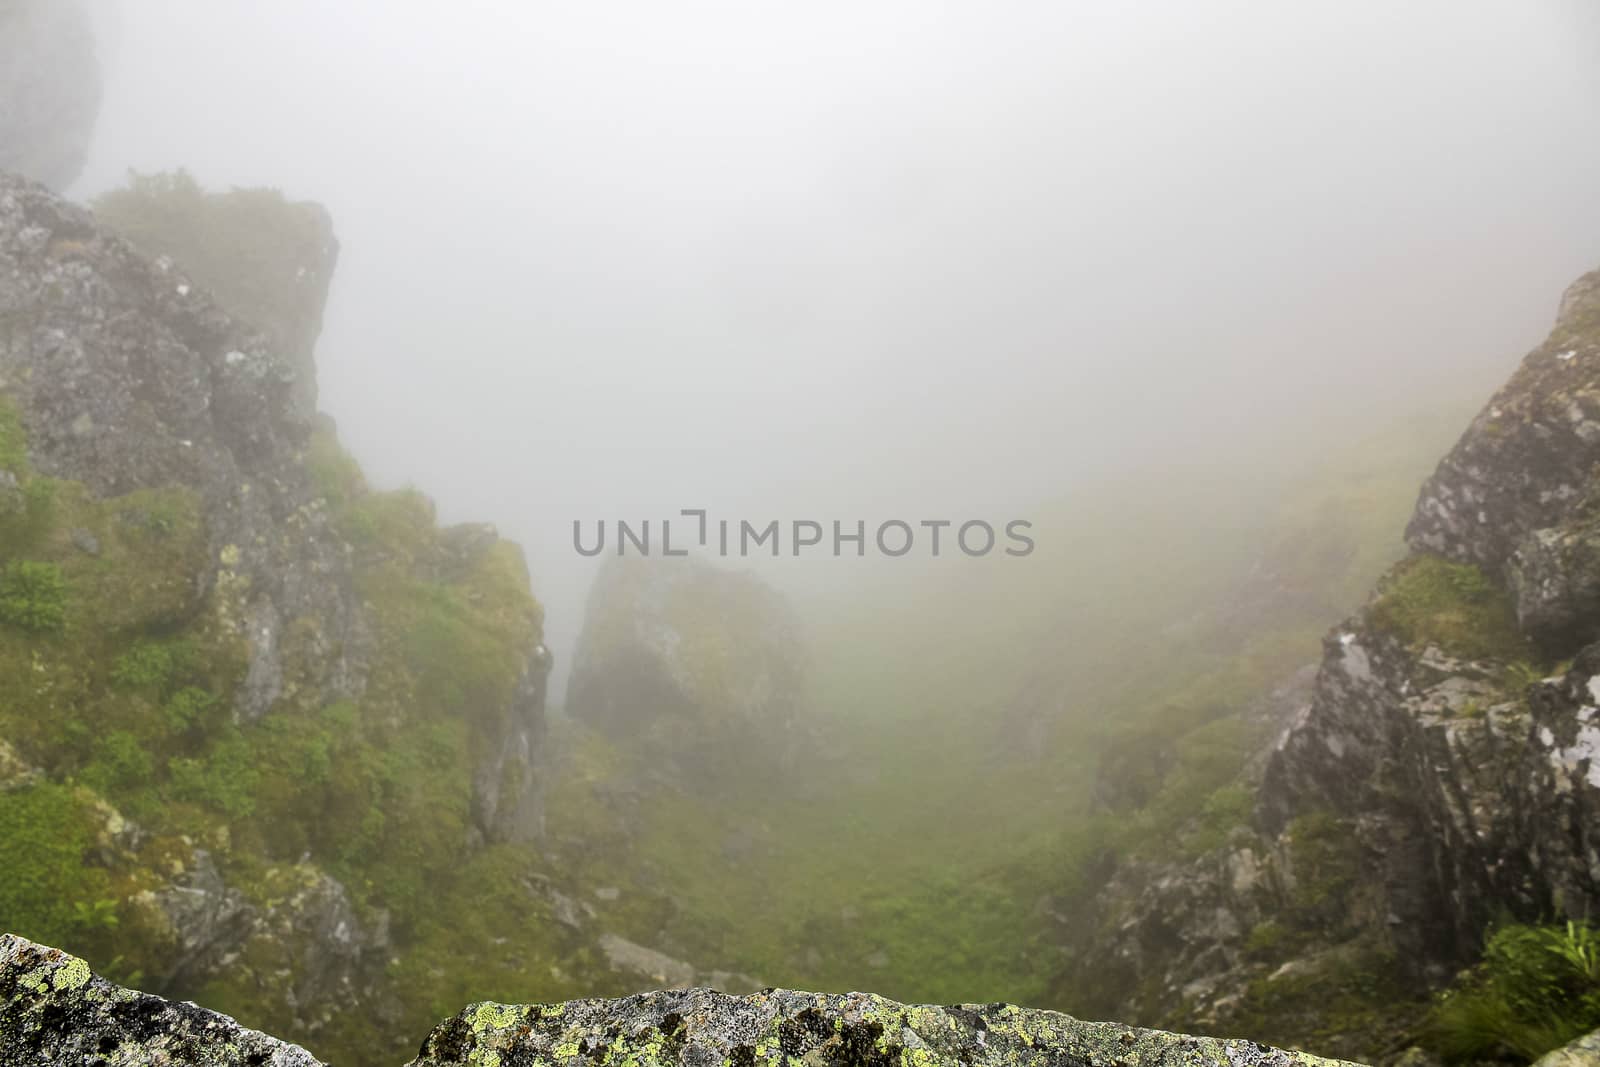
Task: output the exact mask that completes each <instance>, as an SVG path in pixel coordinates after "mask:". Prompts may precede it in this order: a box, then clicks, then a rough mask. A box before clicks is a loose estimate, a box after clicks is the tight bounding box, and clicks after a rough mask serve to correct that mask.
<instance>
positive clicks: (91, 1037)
mask: <svg viewBox="0 0 1600 1067" xmlns="http://www.w3.org/2000/svg"><path fill="white" fill-rule="evenodd" d="M0 1053H3V1054H4V1058H5V1062H6V1063H8V1064H16V1065H17V1067H33V1065H39V1067H43V1065H45V1064H59V1063H65V1062H78V1061H80V1060H82V1061H85V1062H87V1061H90V1060H92V1061H94V1062H98V1063H104V1064H108V1065H121V1064H130V1065H131V1064H146V1063H163V1064H172V1065H174V1067H180V1065H186V1064H194V1065H202V1064H204V1065H213V1064H215V1065H220V1064H256V1065H263V1067H317V1061H316V1060H315V1059H313V1058H312V1057H311V1055H310V1054H309V1053H307V1052H306V1051H305V1050H304V1049H301V1048H299V1047H297V1046H294V1045H290V1044H287V1043H285V1042H281V1041H277V1040H274V1039H273V1038H270V1037H267V1036H266V1035H264V1034H261V1033H258V1032H256V1031H253V1030H248V1029H246V1028H244V1027H241V1026H239V1025H238V1024H237V1023H235V1022H234V1021H233V1020H232V1019H230V1018H228V1017H227V1016H224V1015H218V1014H215V1013H213V1012H209V1011H206V1010H205V1009H204V1008H200V1007H196V1006H195V1005H193V1004H170V1003H167V1002H165V1001H162V1000H160V999H159V998H157V997H151V996H146V995H144V994H141V993H136V992H133V991H132V990H129V989H122V988H118V987H117V986H115V985H113V984H111V983H110V982H107V981H106V980H105V979H103V978H99V977H97V976H95V975H94V974H92V973H91V972H90V970H89V967H88V965H87V964H85V963H84V962H83V961H82V960H80V959H77V958H75V957H73V956H68V955H66V954H65V953H62V952H58V951H56V950H54V949H49V948H44V947H43V946H40V945H36V944H33V943H31V942H28V941H23V940H21V939H20V938H15V937H11V936H9V935H7V936H4V937H0ZM612 1062H623V1063H629V1064H635V1065H637V1067H699V1065H705V1064H716V1063H733V1064H744V1065H748V1067H758V1065H759V1067H780V1065H782V1064H786V1063H793V1062H804V1063H807V1064H815V1065H817V1067H853V1065H856V1064H869V1065H872V1067H957V1065H961V1067H1101V1065H1104V1064H1110V1063H1127V1064H1140V1065H1143V1067H1224V1065H1226V1067H1317V1065H1322V1067H1334V1064H1333V1061H1331V1060H1321V1059H1318V1058H1316V1057H1313V1056H1307V1055H1305V1054H1303V1053H1295V1052H1283V1051H1279V1050H1277V1049H1270V1048H1267V1047H1265V1046H1262V1045H1257V1044H1254V1043H1252V1042H1246V1041H1214V1040H1211V1039H1207V1038H1191V1037H1182V1036H1180V1035H1176V1034H1165V1033H1160V1032H1156V1031H1149V1030H1134V1029H1130V1028H1128V1027H1124V1026H1117V1025H1115V1024H1108V1023H1084V1022H1079V1021H1078V1020H1077V1019H1073V1018H1071V1017H1069V1016H1066V1015H1060V1014H1057V1013H1055V1012H1048V1011H1030V1010H1027V1009H1023V1008H1017V1007H1015V1006H1012V1005H1009V1004H987V1005H977V1004H969V1005H961V1006H956V1007H948V1008H937V1007H931V1006H907V1005H903V1004H896V1003H894V1002H892V1001H887V1000H884V999H883V998H882V997H875V996H871V995H868V994H862V993H852V994H849V995H847V996H832V995H824V994H816V993H797V992H791V991H788V990H768V991H766V992H765V993H759V994H754V995H752V996H748V997H732V996H727V995H725V994H722V993H716V992H713V991H711V990H708V989H690V990H682V991H675V992H665V993H648V994H645V995H642V996H635V997H628V998H627V999H625V1000H615V1001H605V1000H579V1001H571V1002H568V1003H564V1004H547V1005H529V1006H518V1005H508V1004H493V1003H479V1004H474V1005H472V1006H470V1007H468V1008H467V1009H466V1010H465V1011H463V1012H461V1014H460V1015H458V1016H456V1017H455V1018H453V1019H451V1020H449V1021H447V1022H445V1023H442V1024H440V1025H439V1026H438V1027H436V1028H435V1029H434V1030H433V1032H432V1033H430V1034H429V1035H428V1037H427V1039H426V1040H425V1041H424V1042H423V1044H422V1048H421V1051H420V1052H419V1054H418V1055H417V1058H416V1059H415V1060H413V1061H412V1063H413V1065H414V1067H451V1065H461V1067H466V1065H468V1064H472V1065H478V1067H496V1065H501V1064H504V1065H507V1067H510V1065H512V1064H518V1065H525V1067H533V1065H551V1067H554V1065H561V1067H573V1065H577V1064H587V1063H612Z"/></svg>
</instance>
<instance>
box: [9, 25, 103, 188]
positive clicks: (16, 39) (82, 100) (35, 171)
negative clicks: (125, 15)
mask: <svg viewBox="0 0 1600 1067" xmlns="http://www.w3.org/2000/svg"><path fill="white" fill-rule="evenodd" d="M99 113H100V63H99V59H98V58H97V56H96V55H95V42H94V33H93V30H92V27H91V25H90V22H89V16H88V12H87V11H86V10H85V9H84V6H83V4H82V3H80V2H79V0H3V2H0V170H11V171H17V172H18V173H21V174H26V175H27V176H28V177H30V178H33V179H34V180H36V181H41V182H44V183H45V184H46V185H48V186H50V187H51V188H53V189H64V188H66V187H67V186H68V185H71V184H72V182H73V181H74V180H76V178H77V177H78V174H79V173H80V172H81V171H82V170H83V164H84V160H85V159H86V158H87V156H88V152H89V137H90V134H91V133H92V132H93V131H94V124H95V119H96V117H97V116H98V115H99Z"/></svg>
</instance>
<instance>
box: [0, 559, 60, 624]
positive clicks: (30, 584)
mask: <svg viewBox="0 0 1600 1067" xmlns="http://www.w3.org/2000/svg"><path fill="white" fill-rule="evenodd" d="M0 621H4V622H8V623H10V624H12V625H13V626H20V627H21V628H22V629H24V630H32V631H34V632H35V633H44V632H50V631H55V630H60V629H61V628H62V627H63V626H65V625H66V622H67V581H66V578H65V577H64V576H63V575H62V573H61V567H60V565H59V564H55V563H39V562H35V561H32V560H14V561H13V562H11V563H10V564H8V565H7V566H6V569H5V570H4V572H0Z"/></svg>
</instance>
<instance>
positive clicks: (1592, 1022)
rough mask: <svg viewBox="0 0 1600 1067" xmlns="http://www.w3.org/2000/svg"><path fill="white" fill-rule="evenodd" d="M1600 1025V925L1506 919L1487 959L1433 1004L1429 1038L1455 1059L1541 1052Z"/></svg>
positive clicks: (1530, 1055) (1522, 1056)
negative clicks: (1531, 923) (1516, 922)
mask: <svg viewBox="0 0 1600 1067" xmlns="http://www.w3.org/2000/svg"><path fill="white" fill-rule="evenodd" d="M1596 1028H1600V931H1597V930H1596V928H1595V927H1594V926H1592V925H1590V924H1588V923H1577V922H1568V923H1566V924H1565V925H1560V926H1525V925H1508V926H1503V927H1501V928H1500V929H1498V930H1496V931H1495V932H1494V933H1493V934H1491V935H1490V937H1489V940H1488V944H1487V946H1486V947H1485V949H1484V955H1483V962H1482V963H1481V964H1479V965H1478V967H1477V968H1476V969H1474V970H1473V971H1472V973H1471V974H1469V975H1468V976H1466V977H1465V978H1464V979H1463V980H1462V981H1461V982H1459V983H1458V984H1457V985H1456V987H1454V988H1452V989H1451V990H1449V991H1447V992H1446V993H1444V994H1443V995H1442V996H1441V997H1440V998H1439V1002H1438V1004H1437V1006H1436V1007H1435V1008H1434V1013H1433V1018H1432V1022H1431V1026H1430V1028H1429V1029H1430V1037H1431V1040H1430V1044H1431V1045H1432V1046H1433V1047H1434V1048H1435V1049H1436V1050H1437V1051H1438V1052H1439V1053H1440V1054H1441V1055H1443V1056H1445V1057H1446V1058H1447V1059H1448V1061H1449V1062H1451V1063H1471V1062H1480V1061H1484V1060H1491V1059H1494V1058H1497V1057H1502V1056H1514V1057H1518V1058H1520V1059H1524V1060H1534V1059H1537V1058H1538V1057H1540V1056H1542V1055H1543V1054H1544V1053H1546V1052H1549V1051H1550V1050H1551V1049H1555V1048H1559V1047H1561V1046H1562V1045H1565V1044H1567V1043H1568V1042H1570V1041H1573V1040H1576V1039H1577V1038H1579V1037H1582V1036H1583V1035H1584V1034H1587V1033H1589V1032H1590V1031H1591V1030H1594V1029H1596Z"/></svg>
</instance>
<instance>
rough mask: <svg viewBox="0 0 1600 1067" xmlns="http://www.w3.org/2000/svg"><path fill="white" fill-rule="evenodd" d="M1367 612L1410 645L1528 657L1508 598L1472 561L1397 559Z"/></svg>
mask: <svg viewBox="0 0 1600 1067" xmlns="http://www.w3.org/2000/svg"><path fill="white" fill-rule="evenodd" d="M1367 618H1368V620H1369V621H1370V622H1371V623H1372V624H1373V625H1374V626H1376V627H1377V628H1379V629H1380V630H1383V631H1386V632H1388V633H1390V634H1392V635H1393V636H1394V637H1395V638H1397V639H1398V640H1400V641H1401V642H1403V643H1404V644H1406V645H1407V646H1408V647H1410V648H1413V649H1420V648H1422V647H1423V646H1426V645H1430V644H1433V645H1438V646H1439V647H1440V648H1441V649H1442V650H1443V651H1445V652H1446V653H1448V654H1450V655H1454V656H1461V657H1465V658H1468V659H1501V660H1513V661H1521V660H1528V659H1530V658H1531V649H1530V647H1529V645H1528V642H1527V641H1526V640H1525V639H1524V638H1523V637H1522V635H1521V634H1520V633H1519V632H1518V631H1517V626H1516V615H1515V612H1514V611H1513V610H1512V606H1511V601H1510V598H1509V597H1508V596H1507V595H1506V594H1505V592H1504V590H1502V589H1500V588H1499V587H1497V586H1496V585H1495V584H1494V583H1493V582H1491V581H1490V580H1489V578H1488V577H1487V576H1486V575H1485V574H1484V573H1483V571H1481V570H1480V569H1479V568H1477V567H1475V566H1473V565H1472V564H1470V563H1452V562H1450V561H1448V560H1444V559H1441V558H1439V557H1438V556H1428V555H1417V556H1412V557H1411V558H1409V559H1407V560H1405V561H1403V562H1401V563H1399V564H1397V565H1396V566H1395V567H1394V569H1393V570H1391V571H1390V572H1389V574H1388V576H1387V577H1386V578H1385V579H1384V580H1383V582H1382V583H1381V584H1380V586H1379V588H1378V595H1377V597H1376V598H1375V599H1374V600H1373V602H1372V603H1371V604H1370V605H1368V607H1367Z"/></svg>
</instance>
